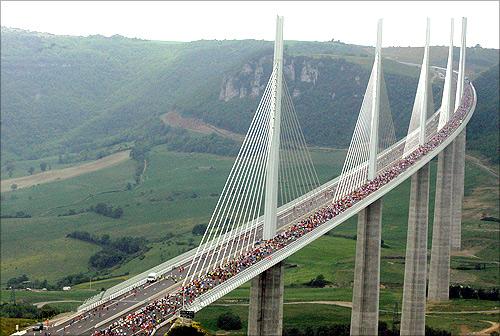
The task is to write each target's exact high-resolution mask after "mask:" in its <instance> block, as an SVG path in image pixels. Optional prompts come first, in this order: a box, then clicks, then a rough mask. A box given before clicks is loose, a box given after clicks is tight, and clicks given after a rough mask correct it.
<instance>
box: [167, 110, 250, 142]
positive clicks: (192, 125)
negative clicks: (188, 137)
mask: <svg viewBox="0 0 500 336" xmlns="http://www.w3.org/2000/svg"><path fill="white" fill-rule="evenodd" d="M160 118H161V120H162V121H163V122H164V123H165V124H167V125H170V126H174V127H179V128H184V129H187V130H190V131H194V132H198V133H203V134H210V133H216V134H218V135H221V136H223V137H227V138H231V139H233V140H236V141H242V140H243V138H244V136H243V135H241V134H236V133H233V132H231V131H228V130H225V129H222V128H218V127H215V126H212V125H210V124H207V123H205V122H203V121H201V120H199V119H195V118H186V117H183V116H181V115H180V114H179V113H177V112H175V111H170V112H168V113H165V114H164V115H162V116H161V117H160Z"/></svg>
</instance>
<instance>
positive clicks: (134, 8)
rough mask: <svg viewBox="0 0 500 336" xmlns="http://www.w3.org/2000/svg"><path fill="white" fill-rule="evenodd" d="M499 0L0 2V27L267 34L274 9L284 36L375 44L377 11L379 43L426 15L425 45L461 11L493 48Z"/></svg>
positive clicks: (412, 31)
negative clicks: (428, 22) (381, 20)
mask: <svg viewBox="0 0 500 336" xmlns="http://www.w3.org/2000/svg"><path fill="white" fill-rule="evenodd" d="M499 3H500V2H499V1H439V2H438V1H436V2H431V1H422V2H403V1H401V2H395V1H379V2H371V1H370V2H362V1H359V2H347V1H345V2H344V1H332V2H326V1H320V2H305V1H304V2H299V1H297V2H295V1H290V2H289V1H277V2H264V1H261V2H250V1H249V2H236V1H235V2H229V1H220V2H160V1H151V2H133V1H123V2H122V1H102V2H101V1H92V2H84V1H81V2H75V1H68V2H63V1H47V2H42V1H34V2H31V1H25V2H21V1H2V2H1V24H2V26H7V27H15V28H23V29H29V30H33V31H40V32H48V33H52V34H64V35H82V36H86V35H93V34H101V35H105V36H111V35H114V34H120V35H124V36H127V37H138V38H143V39H153V40H165V41H193V40H200V39H207V40H208V39H210V40H211V39H219V40H221V39H265V40H273V39H274V28H275V16H276V14H279V15H283V16H284V17H285V22H284V38H285V40H303V41H326V40H330V39H332V38H334V39H336V40H338V39H340V40H341V41H343V42H346V43H355V44H362V45H374V43H375V37H376V32H375V30H376V21H377V19H378V18H384V29H383V30H384V34H383V45H384V46H408V45H411V46H420V45H422V44H423V42H424V35H425V18H426V17H427V16H429V17H430V18H431V44H432V45H447V44H448V41H449V29H450V28H449V27H450V21H449V19H450V18H451V17H455V45H458V44H459V41H460V37H459V36H460V26H461V25H460V18H461V17H462V16H467V18H468V26H467V45H468V46H474V45H476V44H477V43H479V44H481V45H482V46H483V47H488V48H498V47H499V9H500V8H499Z"/></svg>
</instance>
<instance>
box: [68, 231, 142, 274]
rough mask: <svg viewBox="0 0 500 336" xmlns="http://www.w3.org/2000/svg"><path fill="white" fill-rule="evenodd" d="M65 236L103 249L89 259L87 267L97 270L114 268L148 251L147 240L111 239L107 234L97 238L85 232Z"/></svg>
mask: <svg viewBox="0 0 500 336" xmlns="http://www.w3.org/2000/svg"><path fill="white" fill-rule="evenodd" d="M66 236H67V237H68V238H73V239H78V240H81V241H85V242H89V243H93V244H96V245H99V246H101V247H102V248H103V249H102V250H101V251H99V252H97V253H96V254H94V255H92V256H91V257H90V259H89V265H90V266H91V267H93V268H95V269H98V270H102V269H105V268H111V267H114V266H116V265H118V264H121V263H123V262H125V261H126V260H129V259H131V258H133V257H135V256H137V255H139V254H142V253H144V252H146V251H147V250H148V246H147V240H146V239H145V238H142V237H141V238H137V237H121V238H117V239H111V238H110V236H109V235H108V234H104V235H102V236H97V235H93V234H90V233H89V232H86V231H74V232H71V233H69V234H67V235H66Z"/></svg>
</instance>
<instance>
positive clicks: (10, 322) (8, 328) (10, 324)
mask: <svg viewBox="0 0 500 336" xmlns="http://www.w3.org/2000/svg"><path fill="white" fill-rule="evenodd" d="M33 322H34V321H33V320H29V319H21V318H0V336H8V335H10V334H12V333H13V332H15V331H16V325H18V326H19V330H22V329H23V328H25V327H27V326H29V325H31V324H33Z"/></svg>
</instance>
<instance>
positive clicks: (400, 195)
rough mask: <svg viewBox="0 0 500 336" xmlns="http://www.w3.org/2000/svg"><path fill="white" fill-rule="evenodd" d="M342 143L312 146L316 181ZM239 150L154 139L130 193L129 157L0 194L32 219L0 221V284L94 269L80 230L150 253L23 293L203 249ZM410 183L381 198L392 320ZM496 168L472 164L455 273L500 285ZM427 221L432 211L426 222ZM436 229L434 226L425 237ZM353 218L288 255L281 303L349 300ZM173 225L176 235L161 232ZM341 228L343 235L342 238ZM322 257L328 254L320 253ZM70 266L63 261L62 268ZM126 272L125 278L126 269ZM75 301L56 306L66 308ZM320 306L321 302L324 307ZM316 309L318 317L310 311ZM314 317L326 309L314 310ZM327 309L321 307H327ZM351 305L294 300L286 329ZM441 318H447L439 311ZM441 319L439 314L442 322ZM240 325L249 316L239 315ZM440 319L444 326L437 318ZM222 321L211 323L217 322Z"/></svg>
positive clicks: (449, 320) (454, 321) (330, 172)
mask: <svg viewBox="0 0 500 336" xmlns="http://www.w3.org/2000/svg"><path fill="white" fill-rule="evenodd" d="M344 155H345V151H343V150H329V149H315V150H313V151H312V158H313V161H314V162H315V167H316V169H317V171H318V175H319V177H320V180H321V182H325V181H327V180H329V179H331V178H333V177H335V176H336V175H337V174H338V173H339V171H340V170H341V167H342V163H343V158H344ZM232 161H233V159H231V158H226V157H220V156H215V155H205V154H187V153H173V152H169V151H167V150H166V149H165V148H164V147H163V146H158V147H155V148H154V149H153V150H152V152H151V153H150V155H149V158H148V163H147V169H146V172H145V178H144V182H143V183H142V184H141V185H140V186H139V187H137V188H135V189H132V190H127V189H126V185H127V183H128V182H132V180H133V174H134V169H135V167H134V163H133V161H127V162H124V163H121V164H119V165H117V166H114V167H111V168H107V169H103V170H100V171H97V172H93V173H89V174H86V175H82V176H79V177H76V178H73V179H70V180H65V181H59V182H54V183H48V184H45V185H40V186H37V187H35V188H28V189H25V190H18V191H15V192H10V193H7V194H2V213H4V214H10V213H14V212H16V211H25V212H27V213H30V214H31V215H32V216H33V217H32V218H25V219H3V220H2V225H1V230H2V235H1V243H2V246H1V252H2V284H4V283H5V282H6V280H7V279H9V278H10V277H13V276H19V275H21V274H27V275H28V276H29V277H30V279H39V280H43V279H47V280H49V281H55V280H57V279H60V278H61V277H63V276H65V275H68V274H72V273H77V272H85V271H87V270H88V265H87V261H88V258H89V257H90V256H91V255H92V254H93V253H95V252H97V251H98V250H99V247H97V246H96V245H92V244H88V243H83V242H80V241H76V240H72V239H69V238H66V234H68V233H70V232H72V231H75V230H80V231H88V232H91V233H95V234H105V233H107V234H109V235H110V236H111V237H112V238H116V237H120V236H127V235H131V236H142V237H145V238H147V239H148V240H149V241H150V244H149V245H150V250H149V251H148V252H146V253H145V255H144V257H143V258H142V260H139V259H135V260H131V261H129V262H127V263H125V264H123V265H122V266H120V267H119V268H116V269H113V270H111V272H110V276H117V277H115V278H111V279H106V280H100V281H93V282H92V290H90V289H89V286H90V284H89V283H88V282H87V283H84V284H80V285H77V286H74V288H73V289H72V290H71V291H69V292H50V291H49V292H26V291H17V293H16V296H17V299H18V300H24V301H26V302H30V303H35V302H47V301H58V300H74V301H81V300H84V299H85V298H86V297H88V296H91V295H93V294H95V293H96V290H100V289H101V288H108V287H110V286H113V285H115V284H117V283H119V282H120V281H123V280H124V279H126V278H127V277H129V276H132V275H133V274H137V273H139V272H141V271H144V270H146V269H148V268H150V267H152V266H155V265H157V264H159V263H161V262H163V261H165V260H168V259H169V258H171V257H173V256H175V255H177V254H179V253H182V252H184V251H186V250H188V249H190V248H193V247H194V246H196V244H197V243H198V241H199V237H193V235H192V234H191V229H192V227H193V226H194V225H196V224H198V223H205V222H207V221H208V219H209V216H210V214H211V211H212V209H213V207H214V206H215V203H216V201H217V197H218V194H219V193H220V191H221V189H222V186H223V183H224V182H225V179H226V177H227V175H228V173H229V170H230V167H231V164H232ZM435 169H436V164H435V162H432V163H431V174H432V176H431V177H432V178H431V181H432V182H431V202H430V208H431V214H430V218H432V211H433V203H434V201H433V198H434V197H433V194H434V184H433V182H434V177H435ZM409 187H410V184H409V181H407V182H405V183H403V184H401V185H400V186H399V187H397V188H396V189H395V190H394V191H392V192H391V193H390V194H388V195H387V196H386V197H385V198H384V207H383V218H384V219H383V231H382V239H384V243H385V244H386V245H387V247H385V248H383V249H382V260H381V270H382V271H381V284H382V286H383V287H382V290H381V300H380V307H381V309H382V311H381V320H386V321H390V320H391V319H392V311H393V308H394V304H395V303H396V302H397V303H398V304H400V302H401V296H402V283H403V273H404V259H403V258H404V255H405V245H406V222H407V216H408V195H409ZM497 187H498V181H497V177H496V176H493V175H491V174H489V173H486V172H485V171H484V169H482V168H480V167H479V166H477V165H476V164H474V163H470V162H467V164H466V180H465V194H466V199H465V203H464V219H463V228H462V230H463V246H464V250H463V251H462V252H461V253H460V255H456V256H454V257H453V258H452V272H451V276H452V282H457V283H462V284H471V285H474V286H478V287H491V286H497V285H498V281H499V277H498V263H497V262H498V259H499V255H498V251H499V249H500V246H499V240H498V234H499V230H498V223H495V222H484V221H480V220H479V218H480V216H481V215H482V214H488V215H491V216H495V217H499V216H498V206H497V204H498V191H497ZM98 202H107V203H108V204H112V205H113V206H120V207H122V208H123V209H124V215H123V216H122V218H119V219H112V218H108V217H103V216H99V215H96V214H94V213H82V214H79V215H74V216H58V214H63V213H65V212H67V211H68V210H70V209H74V210H79V209H83V208H87V207H89V206H91V205H95V204H96V203H98ZM431 222H432V220H431ZM431 232H432V227H430V228H429V246H430V240H431V237H430V236H431V234H430V233H431ZM355 233H356V218H351V219H350V220H348V221H347V222H345V223H343V224H342V225H341V226H339V227H338V228H336V229H334V230H332V231H331V232H330V233H329V234H328V235H325V236H323V237H322V238H320V239H318V240H317V241H315V242H314V243H312V244H310V245H309V246H307V247H306V248H304V249H302V250H301V251H299V252H298V253H296V254H294V255H293V256H291V257H290V258H288V259H287V260H286V276H285V285H286V290H285V300H286V301H287V302H290V303H291V302H311V301H347V302H350V300H351V297H352V290H351V288H352V281H353V269H354V251H355V246H356V241H355V240H353V239H350V238H349V236H353V235H355ZM167 234H171V235H173V237H172V238H170V239H165V236H166V235H167ZM339 235H343V236H346V238H343V237H339ZM318 255H321V258H318V257H317V256H318ZM475 262H486V263H489V264H488V267H487V268H486V269H481V270H475V269H471V270H459V269H457V267H460V266H463V265H466V264H471V263H475ZM61 265H64V267H60V266H61ZM126 273H128V275H123V274H126ZM318 274H323V275H324V276H325V277H326V279H327V280H329V281H331V282H332V286H331V287H327V288H322V289H319V288H308V287H304V283H306V282H307V281H309V280H311V279H312V278H314V277H316V276H317V275H318ZM248 291H249V285H248V284H245V285H243V286H242V287H241V288H238V289H236V290H235V291H233V292H231V293H230V294H228V295H227V296H226V297H224V298H223V299H221V301H219V303H223V304H224V303H227V302H228V301H227V300H236V301H237V302H240V303H243V304H245V303H247V302H248ZM1 295H2V297H1V301H2V302H5V301H8V300H9V299H10V292H9V291H5V290H2V293H1ZM77 304H78V303H70V302H66V303H54V305H56V306H58V307H60V308H63V309H66V310H71V309H74V308H75V307H76V305H77ZM495 305H497V303H492V302H489V301H475V302H472V301H465V300H463V302H462V301H455V300H454V301H452V302H451V303H450V304H449V305H443V306H432V307H430V308H429V309H431V310H432V311H440V312H443V311H446V312H456V311H465V310H474V311H476V310H491V309H494V307H495ZM318 307H319V308H321V309H319V308H318ZM227 309H231V310H233V311H235V312H236V313H238V314H240V315H241V317H242V318H243V319H244V321H245V320H246V318H247V316H246V314H247V313H246V312H247V307H246V306H230V307H226V306H217V305H214V306H210V307H207V308H205V309H203V310H202V311H201V312H200V313H199V314H198V315H197V319H199V321H200V322H202V324H203V325H205V326H207V327H208V328H209V329H210V330H212V331H215V330H216V326H215V324H214V323H215V320H216V319H215V318H214V317H215V316H217V315H218V314H219V313H220V312H221V311H223V310H227ZM315 314H316V315H315ZM317 314H320V315H321V316H319V317H318V315H317ZM323 315H324V316H323ZM349 316H350V309H349V308H346V307H338V306H334V305H326V304H323V305H320V306H318V305H315V304H312V303H304V304H303V305H294V304H289V305H286V306H285V326H286V327H297V326H304V327H306V326H308V325H311V324H310V323H312V322H311V321H324V323H325V324H332V323H340V322H342V323H344V322H346V323H347V322H349ZM440 318H442V320H440ZM488 319H489V320H492V317H491V316H489V315H487V314H472V315H468V316H467V317H464V316H463V315H457V314H452V313H450V314H449V315H439V316H437V315H434V314H430V315H429V316H428V319H427V321H428V324H429V325H431V326H436V327H440V326H441V328H445V327H446V328H447V329H448V330H454V331H457V330H460V328H463V326H466V327H467V328H469V329H470V330H478V329H479V328H481V327H487V326H488V324H487V323H485V322H479V321H480V320H486V321H488ZM441 322H442V323H441ZM244 325H246V323H245V322H244ZM443 325H444V326H445V327H442V326H443ZM214 328H215V329H214Z"/></svg>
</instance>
